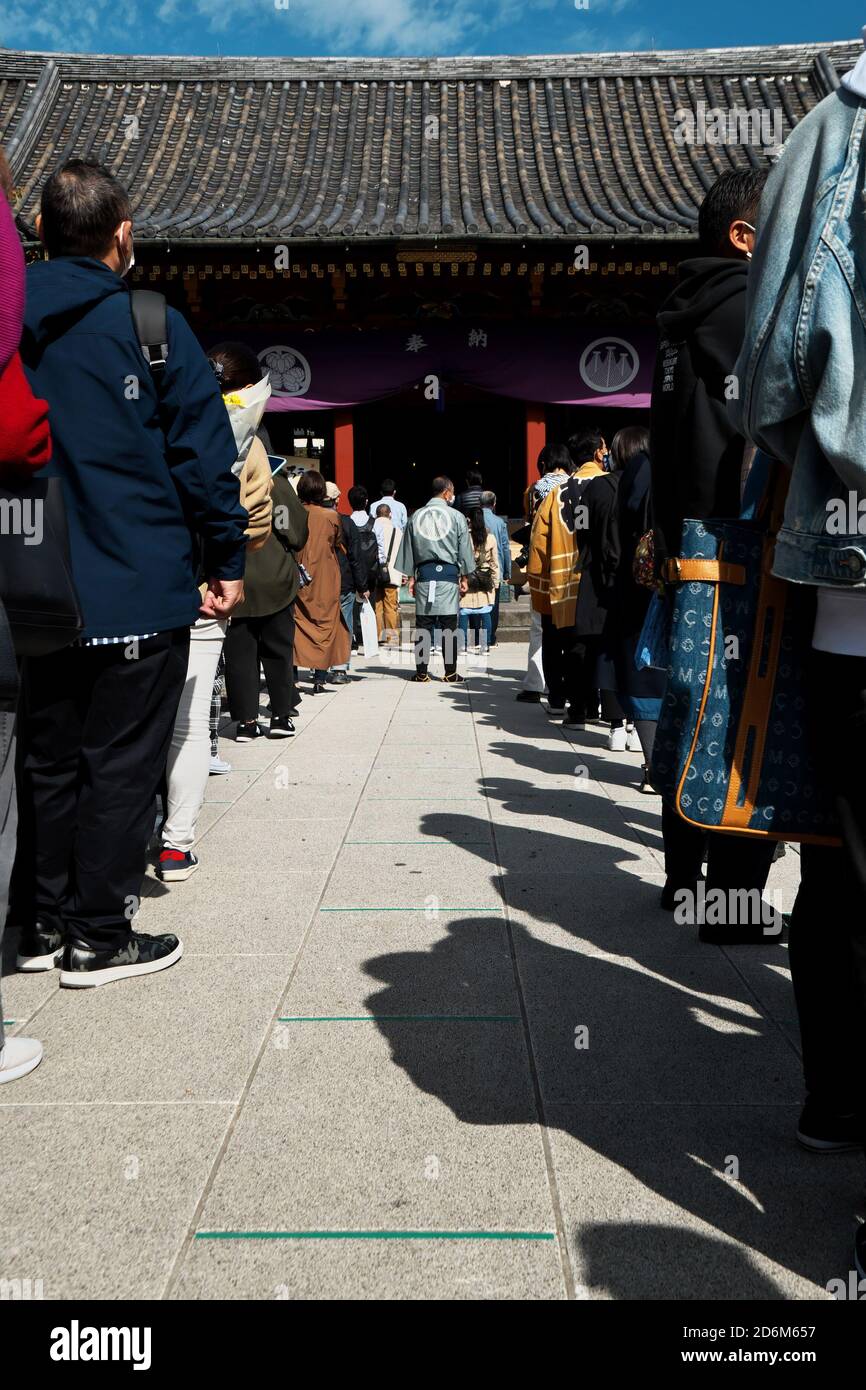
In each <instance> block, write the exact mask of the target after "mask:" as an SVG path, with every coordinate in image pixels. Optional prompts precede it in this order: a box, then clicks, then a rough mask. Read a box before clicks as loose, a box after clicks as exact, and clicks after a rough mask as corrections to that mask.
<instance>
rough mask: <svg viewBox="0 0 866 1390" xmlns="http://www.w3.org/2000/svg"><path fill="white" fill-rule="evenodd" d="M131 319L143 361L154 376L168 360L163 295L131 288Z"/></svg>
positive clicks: (159, 372) (166, 316)
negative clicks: (142, 354)
mask: <svg viewBox="0 0 866 1390" xmlns="http://www.w3.org/2000/svg"><path fill="white" fill-rule="evenodd" d="M129 298H130V301H131V304H132V320H133V323H134V324H135V331H136V333H137V335H138V341H139V343H140V344H141V350H142V352H143V353H144V358H145V361H146V362H147V365H148V366H149V367H150V370H151V371H152V372H153V374H154V376H157V377H158V376H160V375H161V374H162V372H164V371H165V366H166V362H167V360H168V312H167V309H166V302H165V295H164V294H159V293H158V291H156V290H131V291H130V295H129Z"/></svg>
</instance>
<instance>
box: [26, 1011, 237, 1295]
mask: <svg viewBox="0 0 866 1390" xmlns="http://www.w3.org/2000/svg"><path fill="white" fill-rule="evenodd" d="M91 1042H92V1044H93V1045H94V1046H95V1043H94V1040H93V1039H91ZM48 1066H49V1059H46V1061H45V1062H43V1064H42V1067H43V1068H47V1067H48ZM40 1070H42V1068H40ZM6 1089H7V1088H6V1087H4V1090H6ZM15 1094H16V1097H18V1096H20V1094H21V1092H20V1089H19V1088H18V1085H17V1083H16V1088H15ZM230 1117H231V1106H229V1105H195V1104H186V1105H111V1104H92V1105H74V1104H58V1105H47V1106H40V1105H33V1106H29V1105H23V1104H17V1103H16V1104H10V1105H3V1106H2V1107H0V1143H2V1145H3V1152H4V1154H5V1155H6V1158H7V1161H11V1160H12V1157H13V1155H14V1161H15V1169H14V1171H15V1180H14V1181H10V1182H9V1183H8V1184H7V1188H6V1191H5V1193H4V1196H3V1223H2V1233H0V1278H2V1279H32V1280H37V1279H41V1280H42V1283H43V1296H44V1298H45V1299H46V1300H57V1299H69V1300H72V1301H74V1302H75V1303H76V1304H77V1303H80V1302H81V1301H82V1300H90V1299H110V1300H126V1299H139V1298H143V1299H156V1298H161V1297H162V1294H163V1290H164V1288H165V1286H166V1283H167V1281H168V1277H169V1274H170V1271H171V1267H172V1263H173V1261H174V1259H175V1257H176V1255H177V1253H178V1251H179V1250H180V1249H181V1245H182V1242H183V1238H184V1236H185V1234H186V1232H187V1230H188V1228H189V1225H190V1222H191V1221H192V1219H193V1216H194V1213H195V1208H196V1204H197V1202H198V1200H199V1198H200V1196H201V1193H202V1191H203V1190H204V1186H205V1183H206V1181H207V1176H208V1173H209V1171H210V1168H211V1164H212V1162H213V1158H214V1155H215V1154H216V1152H217V1150H218V1149H219V1146H220V1144H221V1142H222V1140H223V1137H224V1135H225V1132H226V1129H227V1127H228V1123H229V1119H230ZM22 1136H26V1141H25V1145H26V1146H25V1145H22V1142H21V1141H22ZM28 1156H29V1157H28Z"/></svg>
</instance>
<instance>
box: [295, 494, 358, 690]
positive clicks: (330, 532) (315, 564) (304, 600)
mask: <svg viewBox="0 0 866 1390" xmlns="http://www.w3.org/2000/svg"><path fill="white" fill-rule="evenodd" d="M305 505H306V504H305ZM307 520H308V521H309V523H310V534H309V536H308V537H307V543H306V545H305V546H304V548H303V550H302V551H301V553H300V555H299V556H298V563H299V564H301V565H303V566H304V568H305V569H306V570H307V571H308V572H309V574H310V575H311V576H312V580H313V582H312V584H307V585H305V586H304V587H303V588H302V589H300V590H299V591H298V597H297V600H296V601H295V661H296V663H297V664H298V666H306V667H308V668H309V669H310V670H311V671H327V670H329V668H330V667H331V666H341V665H343V664H344V663H345V662H347V661H348V660H349V653H350V651H351V646H352V639H351V637H350V636H349V629H348V628H347V627H346V624H345V623H344V622H343V615H342V613H341V612H340V562H339V559H338V557H337V552H338V551H339V550H341V549H342V546H343V528H342V525H341V523H340V518H339V516H338V515H337V513H336V512H333V511H329V510H328V509H327V508H325V507H316V506H308V507H307Z"/></svg>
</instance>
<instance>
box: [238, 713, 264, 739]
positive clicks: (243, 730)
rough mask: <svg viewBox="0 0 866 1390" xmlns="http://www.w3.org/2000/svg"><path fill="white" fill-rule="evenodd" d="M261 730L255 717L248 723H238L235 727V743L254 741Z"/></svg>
mask: <svg viewBox="0 0 866 1390" xmlns="http://www.w3.org/2000/svg"><path fill="white" fill-rule="evenodd" d="M261 732H262V731H261V729H260V728H259V726H258V724H257V723H256V721H255V720H254V719H253V720H251V721H250V722H249V723H248V724H238V727H237V728H236V729H235V743H252V741H253V739H256V738H258V737H259V735H260V733H261Z"/></svg>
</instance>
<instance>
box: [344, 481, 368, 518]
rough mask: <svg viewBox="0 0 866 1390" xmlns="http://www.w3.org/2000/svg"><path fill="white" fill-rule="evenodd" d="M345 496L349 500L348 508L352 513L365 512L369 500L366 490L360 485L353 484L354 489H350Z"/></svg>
mask: <svg viewBox="0 0 866 1390" xmlns="http://www.w3.org/2000/svg"><path fill="white" fill-rule="evenodd" d="M346 496H347V497H348V499H349V506H350V507H351V508H352V511H353V512H365V511H366V510H367V504H368V502H369V501H370V498H369V496H368V495H367V489H366V488H365V487H361V484H360V483H355V485H354V487H350V488H349V491H348V492H347V493H346Z"/></svg>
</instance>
